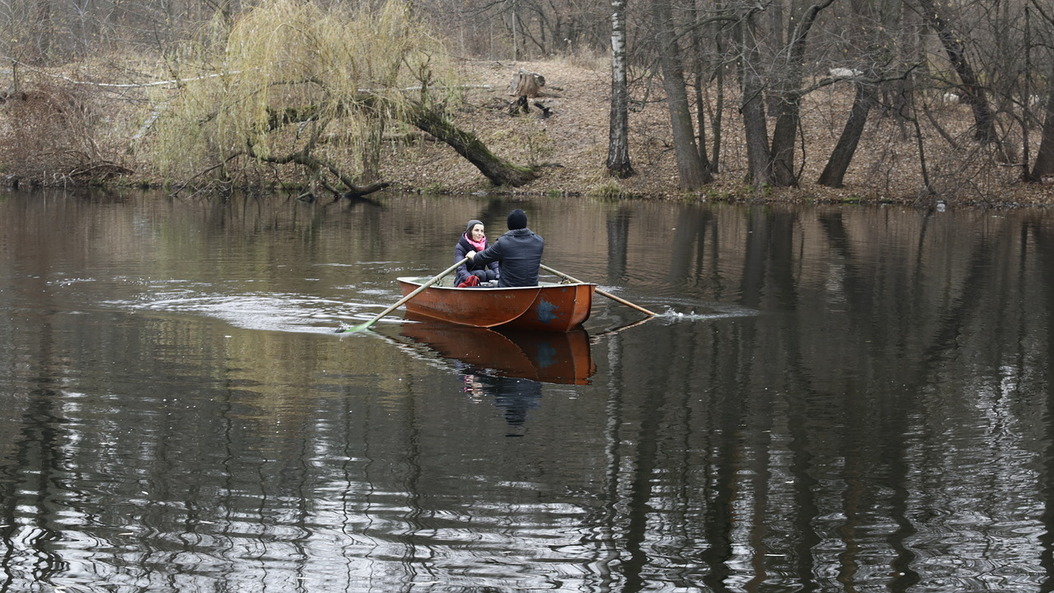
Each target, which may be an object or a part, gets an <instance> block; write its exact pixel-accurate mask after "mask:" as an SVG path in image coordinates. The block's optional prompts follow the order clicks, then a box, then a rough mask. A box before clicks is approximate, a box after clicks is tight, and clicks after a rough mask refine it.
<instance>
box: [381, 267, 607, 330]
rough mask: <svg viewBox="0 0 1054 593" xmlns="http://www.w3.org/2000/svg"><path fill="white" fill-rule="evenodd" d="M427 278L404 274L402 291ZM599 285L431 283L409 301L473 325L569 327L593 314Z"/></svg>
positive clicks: (418, 311) (409, 307) (433, 315)
mask: <svg viewBox="0 0 1054 593" xmlns="http://www.w3.org/2000/svg"><path fill="white" fill-rule="evenodd" d="M427 280H428V279H427V278H417V277H409V276H404V277H402V278H399V279H398V281H399V286H400V287H401V288H402V291H403V296H406V295H408V294H410V293H411V292H412V291H413V290H414V289H416V288H418V287H420V286H421V284H423V283H424V282H427ZM595 290H596V284H590V283H575V284H553V283H542V284H541V285H539V286H524V287H517V288H455V287H452V286H431V287H429V288H427V289H425V290H424V291H422V292H421V293H420V294H418V295H417V296H415V297H414V298H412V299H410V301H408V302H407V303H406V312H407V314H412V315H416V316H418V317H426V318H429V319H436V320H439V321H445V322H447V323H456V324H459V325H468V326H472V327H501V328H503V329H505V328H508V329H521V330H530V331H545V332H566V331H569V330H571V329H573V328H575V327H578V326H579V325H582V323H584V322H585V321H586V320H587V319H589V313H590V309H591V308H592V306H593V292H594V291H595Z"/></svg>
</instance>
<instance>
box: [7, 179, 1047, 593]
mask: <svg viewBox="0 0 1054 593" xmlns="http://www.w3.org/2000/svg"><path fill="white" fill-rule="evenodd" d="M517 206H519V207H522V208H524V209H525V210H526V211H527V212H528V214H529V216H530V220H531V227H532V228H534V229H535V230H537V231H538V232H539V233H541V234H542V235H544V236H545V238H546V258H545V262H546V263H547V264H548V265H550V266H552V267H554V268H557V269H560V270H563V271H565V272H567V273H570V274H572V275H574V276H577V277H579V278H583V279H587V280H592V281H596V282H598V283H599V284H600V285H601V286H602V287H603V288H604V289H606V290H608V291H609V292H612V293H615V294H618V295H619V296H621V297H622V298H625V299H628V300H630V301H633V302H635V303H638V304H640V305H643V306H645V307H647V308H650V309H652V310H655V311H659V312H661V313H663V315H662V316H660V317H659V318H656V319H652V320H650V321H647V322H646V323H643V324H640V325H632V324H634V323H635V322H637V321H640V320H641V319H642V318H643V316H642V315H641V314H640V313H638V312H636V311H634V310H632V309H629V308H627V307H624V306H621V305H618V304H614V303H612V302H611V301H610V300H608V299H604V298H601V297H598V299H597V301H596V302H595V304H594V308H593V316H592V317H591V319H590V320H589V321H588V322H587V324H586V328H585V332H579V333H574V334H571V335H569V336H559V337H549V338H545V339H539V338H537V337H533V338H532V337H530V336H517V335H502V334H496V333H494V332H458V331H452V330H450V328H444V327H443V326H434V325H429V324H413V323H408V322H406V321H404V320H403V318H402V313H401V312H399V313H396V314H393V315H392V316H390V317H388V318H385V319H383V320H382V321H380V322H379V323H378V324H377V325H376V326H374V327H375V331H371V332H365V333H356V334H351V335H337V334H335V333H334V329H336V328H337V327H340V326H341V324H342V323H343V324H355V323H360V322H362V321H364V320H367V319H370V318H371V317H372V316H374V315H376V314H377V313H379V312H380V311H381V310H382V309H383V308H384V307H386V306H387V305H390V304H391V303H393V302H395V301H396V300H398V298H399V297H400V294H399V292H398V287H397V285H396V283H395V277H396V276H399V275H426V274H434V273H436V272H438V271H440V270H442V269H443V268H445V267H446V266H448V265H449V264H450V263H451V262H452V257H453V254H452V250H453V245H454V240H455V238H456V236H457V234H458V233H459V232H460V231H461V229H462V228H463V225H464V223H465V221H467V220H468V219H470V218H480V219H482V220H484V222H485V223H486V224H487V226H488V235H490V236H491V237H492V238H493V237H494V236H496V234H498V233H499V232H500V231H502V230H504V220H505V214H506V213H507V212H508V211H509V210H510V209H511V208H514V207H517ZM1052 310H1054V215H1052V214H1051V213H1048V212H1046V211H977V210H971V211H956V210H949V211H946V212H923V211H918V210H912V209H906V208H901V207H892V206H891V207H874V208H871V207H827V206H817V207H761V206H750V205H707V204H671V203H617V202H594V201H590V200H586V199H542V198H539V199H536V200H531V201H525V202H514V201H511V200H494V199H490V198H480V197H471V196H463V197H456V198H450V197H420V196H385V197H380V198H377V203H375V204H366V203H362V204H355V205H351V204H347V203H345V204H338V205H331V206H328V207H322V206H317V205H316V206H312V205H307V204H302V203H299V202H296V201H294V200H290V199H287V198H285V197H278V196H276V197H273V198H269V199H267V200H262V201H257V200H252V199H235V200H233V201H230V202H229V203H220V202H219V201H213V202H209V201H203V200H193V199H191V200H170V199H168V198H165V197H163V196H126V197H113V196H110V197H93V198H91V199H87V198H83V197H74V196H67V195H61V194H42V193H41V194H32V195H25V194H0V312H2V315H0V403H2V407H0V591H3V592H8V591H11V592H16V591H17V592H22V591H28V592H52V591H65V592H76V591H107V592H122V593H124V592H140V591H142V592H168V591H180V592H184V591H194V592H196V591H203V592H235V591H237V592H264V591H266V592H283V593H285V592H290V591H305V592H307V591H310V592H330V591H334V592H373V593H378V592H389V591H411V590H412V591H434V592H453V591H456V592H462V591H543V590H544V591H587V592H608V591H617V592H637V591H670V592H672V591H678V592H680V591H766V592H769V591H788V592H789V591H854V592H855V591H894V592H897V591H913V592H914V591H934V592H950V591H1007V592H1033V591H1051V590H1052V589H1054V585H1052V581H1051V576H1050V575H1051V570H1052V564H1054V537H1052V534H1054V530H1052V523H1054V513H1052V511H1054V509H1052V504H1054V488H1052V471H1054V450H1052V447H1051V445H1052V443H1054V441H1052V436H1054V423H1052V419H1051V407H1052V394H1054V390H1052V387H1051V384H1052V381H1054V371H1052V368H1054V366H1052V364H1051V363H1052V360H1051V359H1052V345H1051V336H1052V330H1054V327H1052V326H1054V318H1052V313H1051V312H1052Z"/></svg>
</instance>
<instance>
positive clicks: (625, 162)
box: [607, 0, 633, 179]
mask: <svg viewBox="0 0 1054 593" xmlns="http://www.w3.org/2000/svg"><path fill="white" fill-rule="evenodd" d="M626 67H627V65H626V3H625V0H611V117H610V125H609V133H608V160H607V170H608V173H609V174H611V175H612V176H613V177H618V178H620V179H624V178H626V177H630V176H632V175H633V165H632V164H631V163H630V158H629V89H628V88H627V82H626Z"/></svg>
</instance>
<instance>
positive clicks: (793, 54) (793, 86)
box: [771, 0, 834, 186]
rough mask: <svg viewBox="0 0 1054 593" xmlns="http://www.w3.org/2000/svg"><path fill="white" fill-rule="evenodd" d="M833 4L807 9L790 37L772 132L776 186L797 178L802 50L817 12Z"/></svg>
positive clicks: (824, 3) (826, 3) (773, 170)
mask: <svg viewBox="0 0 1054 593" xmlns="http://www.w3.org/2000/svg"><path fill="white" fill-rule="evenodd" d="M832 2H834V0H824V1H823V2H820V3H818V4H814V5H812V6H810V7H809V8H808V9H807V10H806V11H805V12H804V14H802V17H801V18H800V19H799V20H798V25H797V26H796V27H795V28H794V31H793V32H792V33H791V36H790V42H789V46H788V47H787V51H786V52H785V54H786V55H787V62H786V67H785V68H783V69H782V70H783V72H782V75H781V76H780V86H781V88H780V94H779V105H778V107H777V111H776V113H777V117H776V128H775V129H774V130H773V132H772V149H771V154H772V180H773V182H774V183H775V184H776V185H779V186H793V185H797V184H798V174H797V172H796V171H795V165H794V144H795V140H797V138H798V129H799V127H800V124H801V86H802V68H803V62H804V60H805V47H806V42H807V40H808V38H809V31H810V30H811V29H812V26H813V24H814V23H815V22H816V18H817V16H818V15H819V14H820V11H821V10H823V9H825V8H827V7H828V6H830V5H831V3H832Z"/></svg>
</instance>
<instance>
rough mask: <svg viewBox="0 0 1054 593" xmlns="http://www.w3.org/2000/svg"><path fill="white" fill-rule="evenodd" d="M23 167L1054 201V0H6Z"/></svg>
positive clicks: (259, 186)
mask: <svg viewBox="0 0 1054 593" xmlns="http://www.w3.org/2000/svg"><path fill="white" fill-rule="evenodd" d="M0 60H2V64H0V89H3V90H2V91H0V180H2V182H3V185H6V186H8V187H27V186H57V185H61V186H71V185H74V186H79V185H93V184H104V185H135V186H150V187H153V186H163V187H166V188H169V189H170V190H171V191H172V192H174V193H180V192H182V193H192V192H213V191H216V190H219V191H221V192H229V191H234V190H263V189H266V190H273V189H274V188H276V187H277V188H287V189H290V190H292V191H295V192H296V194H297V195H299V196H300V197H301V198H303V199H305V200H307V199H319V200H326V201H327V202H328V201H331V199H332V200H336V199H340V198H341V197H347V198H357V197H360V196H365V195H368V194H370V193H372V192H374V191H378V190H381V189H384V188H394V189H400V190H408V191H423V192H493V191H508V192H527V193H534V194H540V195H545V194H561V195H564V194H585V195H594V196H603V197H611V198H619V197H630V196H637V197H678V198H688V199H729V200H735V199H768V200H821V201H843V202H861V201H865V202H870V201H880V202H908V203H914V204H922V205H935V204H940V203H942V202H947V203H973V204H982V205H1008V204H1010V205H1013V204H1049V203H1051V202H1054V189H1052V184H1054V9H1052V8H1051V6H1050V5H1049V3H1048V2H1047V1H1046V0H947V1H944V2H939V1H938V0H762V1H760V2H759V1H757V0H648V1H639V0H412V1H395V0H390V1H379V0H362V1H357V0H351V1H345V2H340V1H333V0H261V1H260V2H252V1H239V0H0Z"/></svg>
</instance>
